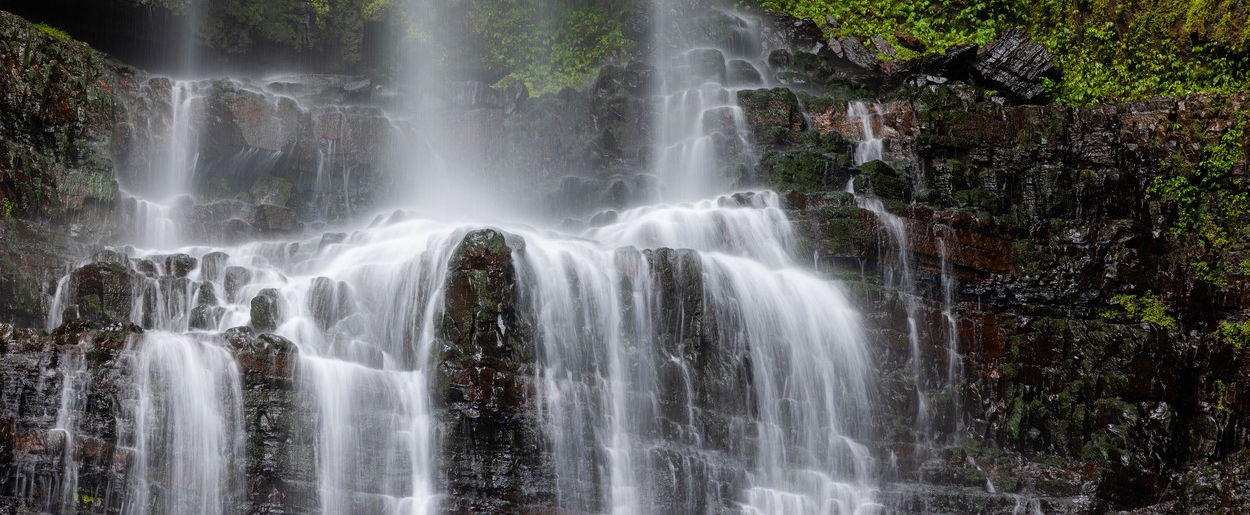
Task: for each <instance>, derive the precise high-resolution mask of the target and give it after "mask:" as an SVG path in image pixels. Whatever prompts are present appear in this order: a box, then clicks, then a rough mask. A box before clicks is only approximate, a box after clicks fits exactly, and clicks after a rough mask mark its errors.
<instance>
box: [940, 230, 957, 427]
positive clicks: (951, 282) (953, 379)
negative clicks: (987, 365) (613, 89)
mask: <svg viewBox="0 0 1250 515" xmlns="http://www.w3.org/2000/svg"><path fill="white" fill-rule="evenodd" d="M937 243H938V253H939V255H940V256H941V259H942V264H941V266H942V269H941V276H940V277H941V282H942V319H943V320H944V321H945V322H946V388H947V389H948V391H949V394H950V398H951V408H950V412H951V413H952V414H953V416H954V423H953V424H952V431H951V436H952V438H954V439H958V438H959V437H960V435H962V430H963V417H962V415H961V414H962V413H963V396H962V395H961V392H960V385H961V384H962V383H963V356H962V355H960V353H959V322H958V321H957V320H955V290H956V289H957V288H958V286H959V282H958V280H957V279H955V275H954V273H953V271H952V270H951V262H950V259H949V257H948V254H947V250H946V239H945V238H941V237H939V238H937ZM956 443H958V442H956Z"/></svg>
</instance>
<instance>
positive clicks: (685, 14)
mask: <svg viewBox="0 0 1250 515" xmlns="http://www.w3.org/2000/svg"><path fill="white" fill-rule="evenodd" d="M698 8H702V9H713V10H714V12H715V13H716V14H717V15H719V16H723V17H726V18H729V19H731V20H732V21H733V23H732V25H730V26H732V27H734V30H733V31H732V32H730V33H725V34H718V35H716V36H714V37H712V38H708V39H705V38H700V37H699V36H697V35H693V34H691V32H696V31H691V30H687V28H686V24H687V23H688V22H689V19H690V16H691V14H692V10H694V9H698ZM653 9H654V13H655V14H654V17H655V43H654V44H655V45H656V51H655V55H654V56H653V58H652V60H653V64H654V66H655V67H656V69H657V70H659V76H660V82H661V84H660V91H661V94H662V98H661V101H660V102H659V104H658V106H657V107H658V109H659V111H658V112H657V113H656V116H655V119H656V127H657V128H658V130H657V131H656V134H655V146H656V148H657V149H659V150H658V152H657V154H658V155H657V156H656V157H655V158H654V159H655V162H654V163H653V168H654V169H655V174H656V176H657V177H659V178H660V180H661V181H662V183H663V187H662V191H661V196H662V198H663V199H665V200H669V201H674V200H675V201H689V200H695V199H701V198H706V197H709V196H712V195H717V194H721V193H724V192H725V191H727V190H732V189H735V188H740V187H742V185H743V184H749V183H750V182H751V181H752V179H753V177H752V172H751V171H750V168H751V167H753V166H754V163H755V162H756V161H758V156H757V155H756V154H755V152H754V149H753V147H752V145H751V141H750V139H749V137H750V130H749V129H748V128H747V125H746V120H745V117H744V116H743V112H742V108H741V107H739V106H738V101H737V94H738V91H739V90H742V89H747V88H759V87H764V86H765V85H766V83H765V81H764V78H763V74H761V73H759V70H760V69H763V68H764V64H763V57H764V55H765V53H764V48H763V46H762V44H761V41H760V39H761V38H760V36H759V31H760V28H759V24H760V22H759V20H756V19H752V18H749V17H745V16H741V15H739V14H737V13H734V12H731V11H721V10H715V8H712V7H708V6H707V5H705V4H702V3H700V2H690V1H689V0H657V1H655V2H654V3H653Z"/></svg>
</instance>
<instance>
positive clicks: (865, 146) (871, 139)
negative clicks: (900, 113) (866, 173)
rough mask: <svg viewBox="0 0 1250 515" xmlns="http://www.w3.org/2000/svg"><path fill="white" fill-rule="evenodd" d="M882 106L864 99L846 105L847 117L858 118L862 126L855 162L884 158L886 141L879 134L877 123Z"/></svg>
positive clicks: (856, 147) (862, 162)
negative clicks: (869, 103)
mask: <svg viewBox="0 0 1250 515" xmlns="http://www.w3.org/2000/svg"><path fill="white" fill-rule="evenodd" d="M880 113H881V106H879V105H875V104H874V105H872V106H869V105H868V104H867V103H865V102H864V101H862V100H852V101H851V102H848V103H847V105H846V117H847V118H849V119H851V120H857V121H858V122H859V126H860V139H859V141H857V142H856V144H855V164H857V165H859V164H864V163H867V162H869V161H876V160H879V159H882V156H883V155H884V149H885V144H884V143H885V141H884V140H883V139H882V138H881V136H880V135H878V134H877V123H878V118H879V117H880Z"/></svg>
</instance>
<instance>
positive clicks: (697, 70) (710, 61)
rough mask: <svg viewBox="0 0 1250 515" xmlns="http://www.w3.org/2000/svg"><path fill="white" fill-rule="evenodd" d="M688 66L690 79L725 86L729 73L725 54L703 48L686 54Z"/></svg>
mask: <svg viewBox="0 0 1250 515" xmlns="http://www.w3.org/2000/svg"><path fill="white" fill-rule="evenodd" d="M685 57H686V66H687V67H688V70H687V71H688V73H689V75H688V76H689V77H691V78H692V79H693V80H695V81H697V83H702V82H715V83H717V84H723V83H724V82H725V76H726V74H727V73H728V72H727V70H726V67H725V54H723V53H721V51H720V50H717V49H714V48H702V49H696V50H691V51H689V52H687V53H686V56H685Z"/></svg>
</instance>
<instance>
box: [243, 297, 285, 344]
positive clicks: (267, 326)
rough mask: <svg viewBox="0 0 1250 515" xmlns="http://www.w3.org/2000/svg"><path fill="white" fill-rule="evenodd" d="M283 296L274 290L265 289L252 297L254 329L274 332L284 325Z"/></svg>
mask: <svg viewBox="0 0 1250 515" xmlns="http://www.w3.org/2000/svg"><path fill="white" fill-rule="evenodd" d="M282 303H283V299H282V294H281V293H279V292H278V290H276V289H273V288H265V289H263V290H261V291H260V293H257V294H256V296H255V297H252V303H251V305H252V322H251V324H252V327H253V328H255V329H256V330H257V331H260V332H265V333H267V332H272V331H275V330H277V329H278V326H279V325H281V324H282V321H283V317H284V313H283V312H284V311H285V310H284V309H283V306H282Z"/></svg>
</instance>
